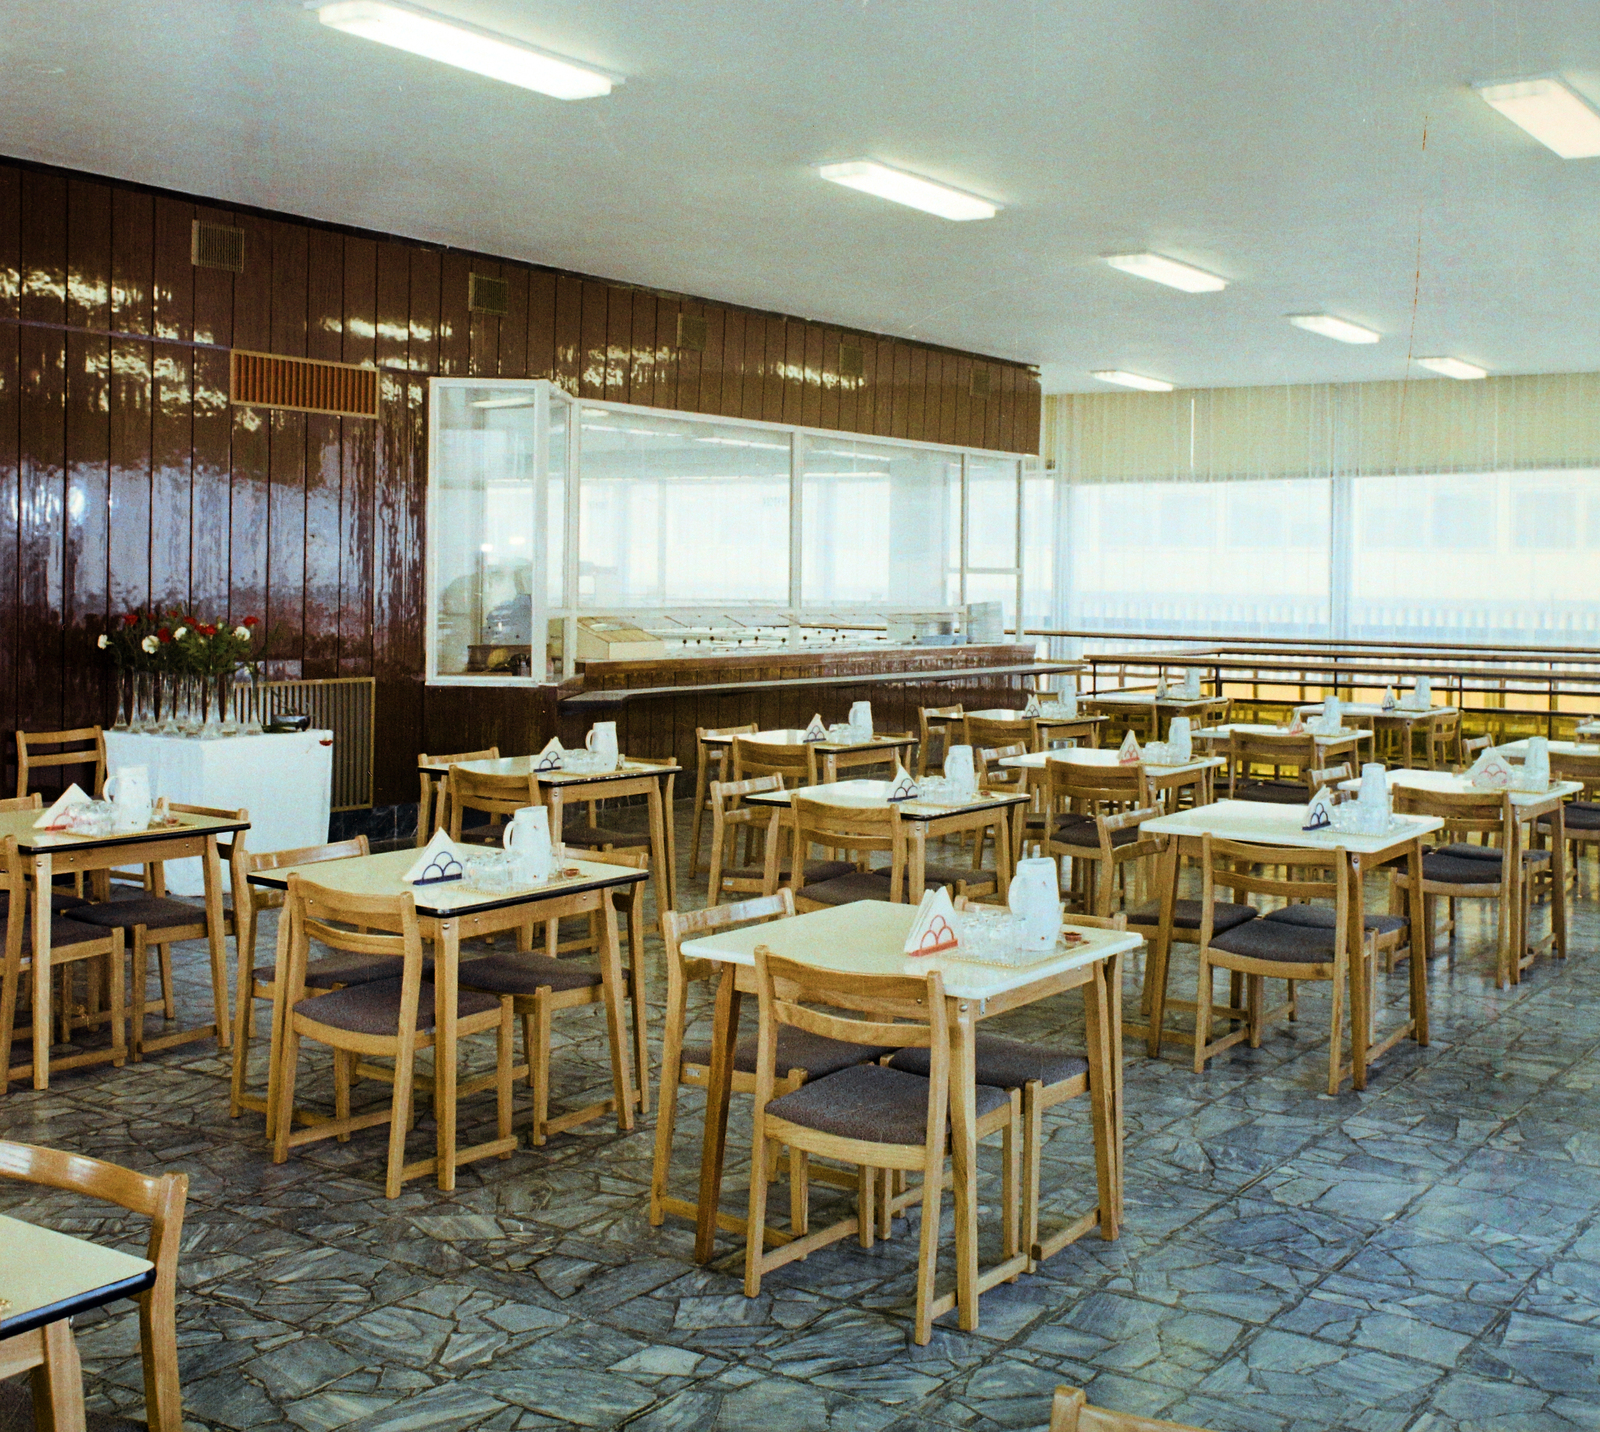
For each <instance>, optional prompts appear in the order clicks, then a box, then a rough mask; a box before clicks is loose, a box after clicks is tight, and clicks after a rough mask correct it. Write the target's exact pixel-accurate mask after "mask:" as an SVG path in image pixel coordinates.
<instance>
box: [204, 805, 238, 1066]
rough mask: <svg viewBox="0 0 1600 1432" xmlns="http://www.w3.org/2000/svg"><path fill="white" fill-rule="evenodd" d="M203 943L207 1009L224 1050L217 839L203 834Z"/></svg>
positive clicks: (228, 1039)
mask: <svg viewBox="0 0 1600 1432" xmlns="http://www.w3.org/2000/svg"><path fill="white" fill-rule="evenodd" d="M203 864H204V868H205V883H206V944H207V945H208V946H209V948H210V954H211V1008H212V1013H213V1015H214V1016H215V1018H216V1021H217V1048H218V1049H227V1048H229V1047H230V1046H231V1045H232V1043H233V1030H232V1027H231V1026H230V1024H229V1022H228V954H227V948H226V946H225V945H224V944H223V938H222V924H223V920H222V861H221V858H220V857H219V856H218V855H217V838H216V836H214V835H208V836H207V837H206V849H205V858H204V861H203Z"/></svg>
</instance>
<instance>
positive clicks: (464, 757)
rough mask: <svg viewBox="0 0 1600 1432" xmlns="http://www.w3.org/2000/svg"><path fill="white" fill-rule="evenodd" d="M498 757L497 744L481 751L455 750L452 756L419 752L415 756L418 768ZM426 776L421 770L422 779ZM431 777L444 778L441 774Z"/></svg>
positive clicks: (488, 759) (456, 764)
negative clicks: (428, 754)
mask: <svg viewBox="0 0 1600 1432" xmlns="http://www.w3.org/2000/svg"><path fill="white" fill-rule="evenodd" d="M499 759H500V748H499V747H498V746H490V747H489V748H488V749H487V750H483V751H457V752H456V753H455V755H453V756H427V755H420V754H419V755H418V756H417V767H418V769H419V770H420V769H422V768H423V767H425V766H458V765H460V764H461V763H462V762H463V761H498V760H499ZM427 778H428V776H427V772H426V771H423V779H424V780H426V779H427ZM433 779H435V780H443V779H444V778H443V777H442V776H435V777H434V778H433Z"/></svg>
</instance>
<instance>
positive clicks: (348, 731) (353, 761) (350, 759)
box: [261, 676, 377, 810]
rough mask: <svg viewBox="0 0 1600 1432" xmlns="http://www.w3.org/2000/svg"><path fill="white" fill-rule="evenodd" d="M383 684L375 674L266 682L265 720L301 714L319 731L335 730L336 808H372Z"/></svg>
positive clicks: (263, 712)
mask: <svg viewBox="0 0 1600 1432" xmlns="http://www.w3.org/2000/svg"><path fill="white" fill-rule="evenodd" d="M376 691H377V682H376V680H375V679H374V678H373V677H370V676H334V677H328V678H326V679H324V680H320V681H263V682H262V683H261V693H262V720H263V721H270V720H271V719H272V718H273V717H275V716H278V715H281V714H284V713H287V712H298V713H301V714H303V715H306V716H309V717H310V718H311V729H312V730H314V731H332V732H333V809H334V810H366V809H367V808H368V807H370V806H371V805H372V750H373V747H372V741H373V734H372V706H373V696H374V693H375V692H376Z"/></svg>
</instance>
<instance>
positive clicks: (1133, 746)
mask: <svg viewBox="0 0 1600 1432" xmlns="http://www.w3.org/2000/svg"><path fill="white" fill-rule="evenodd" d="M1143 759H1144V757H1143V755H1142V754H1141V753H1140V751H1139V738H1138V737H1137V736H1135V735H1134V734H1133V732H1132V731H1129V732H1128V734H1127V735H1126V736H1124V737H1123V738H1122V744H1121V745H1120V746H1119V747H1118V748H1117V764H1118V765H1119V766H1137V765H1138V764H1139V762H1140V761H1141V760H1143Z"/></svg>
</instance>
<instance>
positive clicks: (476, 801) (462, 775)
mask: <svg viewBox="0 0 1600 1432" xmlns="http://www.w3.org/2000/svg"><path fill="white" fill-rule="evenodd" d="M444 799H445V801H446V802H447V804H448V805H449V807H450V824H449V827H448V828H449V831H450V839H451V840H460V839H461V813H462V812H463V811H467V810H477V811H482V812H483V813H484V814H485V815H489V816H493V817H495V821H496V824H497V825H498V821H499V817H501V816H514V815H515V814H516V813H517V812H518V811H519V810H526V809H527V808H528V807H529V806H536V805H543V804H544V796H543V795H542V794H541V793H540V790H539V778H538V777H537V776H533V775H527V776H494V775H486V774H484V773H482V772H480V771H468V770H464V769H463V768H462V767H461V765H460V764H459V763H456V764H452V765H451V767H450V774H449V775H448V776H447V777H445V795H444ZM496 834H498V831H497V832H496ZM550 838H551V840H560V839H561V832H560V831H558V830H552V831H551V832H550Z"/></svg>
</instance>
